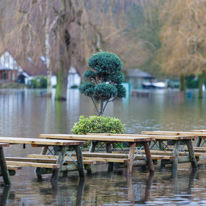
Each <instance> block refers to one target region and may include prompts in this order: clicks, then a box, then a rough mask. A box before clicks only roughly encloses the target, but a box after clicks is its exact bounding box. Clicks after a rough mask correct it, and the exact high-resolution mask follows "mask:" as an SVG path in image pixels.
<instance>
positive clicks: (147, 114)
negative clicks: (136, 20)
mask: <svg viewBox="0 0 206 206" xmlns="http://www.w3.org/2000/svg"><path fill="white" fill-rule="evenodd" d="M2 92H3V94H2V95H0V135H1V136H20V137H38V135H39V134H40V133H59V132H60V133H71V128H72V126H73V124H74V123H75V122H77V121H78V119H79V116H80V115H85V116H86V117H88V116H89V115H94V114H96V111H95V108H94V106H93V104H92V102H91V100H90V99H89V98H87V97H84V96H82V95H80V93H79V92H78V90H68V101H67V102H55V101H54V96H53V97H52V99H49V98H39V97H38V96H39V90H2ZM168 93H169V92H168V91H161V92H158V91H154V92H152V91H150V96H149V98H136V97H133V98H131V97H130V98H128V99H126V101H122V100H118V101H116V102H113V103H110V104H108V107H107V108H106V111H105V115H106V116H115V117H117V118H119V119H121V121H122V122H123V123H124V124H125V125H126V131H125V132H127V133H140V132H141V131H142V130H181V131H189V130H192V129H204V128H205V122H206V115H205V112H204V111H205V110H206V104H205V103H206V97H204V98H203V99H202V100H200V101H199V100H198V99H197V98H196V97H197V94H196V91H194V93H193V95H192V96H193V97H192V98H191V99H187V98H185V99H183V100H181V101H173V100H171V99H169V98H168ZM39 152H40V149H39V148H32V147H30V146H27V147H26V149H25V150H23V149H22V145H13V146H12V145H11V146H10V147H8V148H5V154H6V156H21V157H25V156H27V155H28V154H38V153H39ZM201 161H202V162H201V166H199V168H198V169H199V170H198V171H194V170H190V169H189V168H190V165H188V164H181V165H180V167H179V168H178V171H177V173H176V174H175V175H174V174H173V175H172V174H171V169H170V168H165V169H160V168H158V167H157V166H158V165H157V166H156V167H155V170H156V173H155V175H154V176H151V175H149V174H148V173H145V171H144V170H143V168H142V169H141V168H135V169H134V171H133V173H132V176H131V177H129V178H126V175H125V173H126V170H124V169H123V170H122V171H118V172H117V171H115V172H110V173H108V172H107V167H104V166H102V169H101V170H100V171H98V172H97V173H94V172H93V170H92V174H91V175H90V176H87V177H86V179H85V180H84V181H83V180H81V181H79V179H78V173H77V172H76V173H75V172H74V173H70V174H69V175H68V178H64V179H60V181H59V182H58V184H53V185H51V183H50V177H51V176H50V175H49V176H46V175H45V176H43V181H42V182H37V181H36V177H35V174H34V172H33V168H22V170H20V171H17V174H16V175H15V176H12V177H11V178H12V191H15V195H13V196H12V193H11V192H10V191H9V190H10V188H9V189H8V188H7V187H5V190H4V191H3V188H2V191H1V193H2V197H3V198H1V199H0V201H1V202H0V205H4V204H6V205H12V206H13V205H86V206H87V205H121V204H122V205H135V204H136V205H138V204H146V205H165V202H167V204H171V205H176V204H180V203H181V204H195V203H201V204H206V198H205V184H206V172H205V168H206V161H205V160H201ZM198 165H200V162H198ZM95 167H97V168H98V167H99V166H95ZM105 168H106V169H105ZM103 170H105V172H102V171H103ZM0 181H2V182H3V180H2V179H0ZM9 193H10V195H9ZM13 194H14V193H13ZM6 197H8V200H6V199H7V198H6Z"/></svg>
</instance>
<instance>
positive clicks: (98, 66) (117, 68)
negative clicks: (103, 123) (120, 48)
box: [79, 52, 126, 115]
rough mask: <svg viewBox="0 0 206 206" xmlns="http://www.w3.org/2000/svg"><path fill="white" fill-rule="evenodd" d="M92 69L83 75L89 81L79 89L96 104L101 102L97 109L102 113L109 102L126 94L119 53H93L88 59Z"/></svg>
mask: <svg viewBox="0 0 206 206" xmlns="http://www.w3.org/2000/svg"><path fill="white" fill-rule="evenodd" d="M88 66H89V67H90V68H91V70H87V71H86V72H85V73H84V74H83V76H84V77H85V79H86V80H87V81H88V82H86V83H84V84H82V85H81V86H80V87H79V91H80V92H81V93H82V94H84V95H86V96H88V97H90V98H91V99H92V101H93V103H94V104H95V101H94V100H96V101H97V102H99V103H100V109H99V110H98V109H97V106H96V104H95V107H96V110H97V112H98V114H99V115H102V114H103V112H104V110H105V107H106V105H107V103H108V102H111V101H114V100H115V99H117V98H123V97H125V96H126V89H125V88H124V87H123V85H121V83H122V82H123V81H124V75H123V73H122V72H121V70H122V62H121V60H120V59H119V57H118V56H117V55H115V54H114V53H109V52H98V53H96V54H93V55H92V56H91V57H90V58H89V61H88Z"/></svg>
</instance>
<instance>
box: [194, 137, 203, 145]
mask: <svg viewBox="0 0 206 206" xmlns="http://www.w3.org/2000/svg"><path fill="white" fill-rule="evenodd" d="M201 141H202V137H200V136H199V137H198V138H197V142H196V145H195V147H200V144H201Z"/></svg>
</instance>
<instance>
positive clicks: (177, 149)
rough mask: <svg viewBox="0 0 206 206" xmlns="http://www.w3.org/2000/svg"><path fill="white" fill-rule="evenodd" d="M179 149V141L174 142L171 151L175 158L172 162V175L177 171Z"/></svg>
mask: <svg viewBox="0 0 206 206" xmlns="http://www.w3.org/2000/svg"><path fill="white" fill-rule="evenodd" d="M179 148H180V141H179V140H177V141H175V144H174V150H173V156H175V159H173V160H172V172H173V173H174V172H176V171H177V165H178V158H179Z"/></svg>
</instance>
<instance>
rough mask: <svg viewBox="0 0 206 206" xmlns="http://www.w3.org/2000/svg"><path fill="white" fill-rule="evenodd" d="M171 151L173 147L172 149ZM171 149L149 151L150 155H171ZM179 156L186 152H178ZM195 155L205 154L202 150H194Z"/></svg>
mask: <svg viewBox="0 0 206 206" xmlns="http://www.w3.org/2000/svg"><path fill="white" fill-rule="evenodd" d="M141 152H142V153H143V154H144V150H141ZM172 152H173V149H172ZM172 152H171V151H168V150H167V151H165V150H164V151H161V150H150V153H151V154H152V155H162V156H167V155H169V156H173V155H172ZM179 156H186V154H185V153H184V152H179ZM195 156H196V157H200V156H206V155H205V154H204V153H202V152H195Z"/></svg>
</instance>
